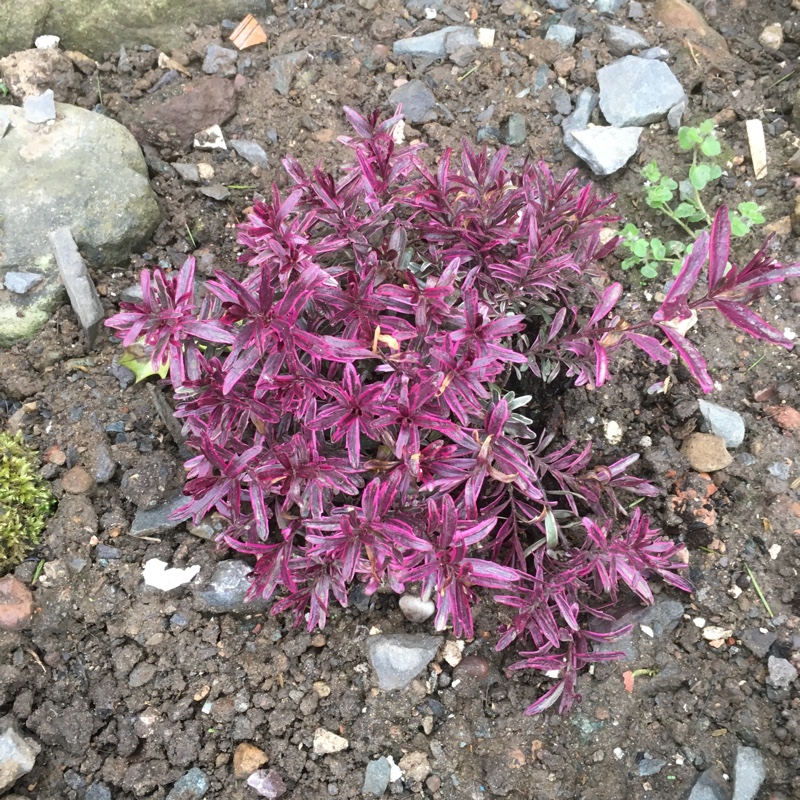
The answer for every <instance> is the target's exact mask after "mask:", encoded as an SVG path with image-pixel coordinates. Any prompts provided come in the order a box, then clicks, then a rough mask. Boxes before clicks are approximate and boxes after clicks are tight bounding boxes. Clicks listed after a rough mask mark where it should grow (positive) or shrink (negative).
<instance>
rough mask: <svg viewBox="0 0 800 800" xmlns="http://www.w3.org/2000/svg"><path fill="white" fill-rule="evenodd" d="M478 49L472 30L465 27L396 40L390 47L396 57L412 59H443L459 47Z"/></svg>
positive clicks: (460, 26)
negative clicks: (409, 57)
mask: <svg viewBox="0 0 800 800" xmlns="http://www.w3.org/2000/svg"><path fill="white" fill-rule="evenodd" d="M464 46H467V47H478V39H477V38H476V36H475V33H474V31H473V30H472V28H469V27H467V26H466V25H448V26H446V27H444V28H440V29H439V30H438V31H433V32H432V33H426V34H425V35H424V36H412V37H410V38H408V39H398V40H397V41H396V42H395V43H394V44H393V45H392V52H393V53H394V54H395V55H396V56H411V57H412V58H433V59H437V58H445V57H446V56H447V55H448V53H455V51H456V50H458V49H459V48H460V47H464Z"/></svg>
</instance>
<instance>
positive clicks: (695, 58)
mask: <svg viewBox="0 0 800 800" xmlns="http://www.w3.org/2000/svg"><path fill="white" fill-rule="evenodd" d="M683 41H684V42H686V46H687V47H688V48H689V55H690V56H691V57H692V61H694V63H695V64H697V66H698V67H699V66H700V62H699V61H698V60H697V54H696V53H695V52H694V47H692V43H691V42H690V41H689V40H688V39H684V40H683Z"/></svg>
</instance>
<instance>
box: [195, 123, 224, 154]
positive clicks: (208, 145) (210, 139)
mask: <svg viewBox="0 0 800 800" xmlns="http://www.w3.org/2000/svg"><path fill="white" fill-rule="evenodd" d="M194 146H195V147H196V148H197V149H198V150H227V149H228V145H226V144H225V137H224V136H223V135H222V128H220V126H219V125H212V126H211V127H210V128H206V129H205V130H204V131H200V133H196V134H195V137H194Z"/></svg>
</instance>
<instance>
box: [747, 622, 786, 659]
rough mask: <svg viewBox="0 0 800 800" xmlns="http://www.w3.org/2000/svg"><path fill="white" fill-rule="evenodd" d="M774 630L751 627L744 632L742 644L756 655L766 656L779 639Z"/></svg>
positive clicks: (759, 656) (758, 656)
mask: <svg viewBox="0 0 800 800" xmlns="http://www.w3.org/2000/svg"><path fill="white" fill-rule="evenodd" d="M777 638H778V637H777V635H776V634H775V633H774V632H773V631H767V630H764V631H762V630H759V629H758V628H751V629H750V630H747V631H745V632H744V633H743V634H742V644H743V645H744V646H745V647H746V648H747V649H748V650H749V651H750V652H751V653H752V654H753V655H754V656H755V657H756V658H764V656H766V655H767V653H768V652H769V649H770V647H772V645H773V643H774V642H775V640H776V639H777Z"/></svg>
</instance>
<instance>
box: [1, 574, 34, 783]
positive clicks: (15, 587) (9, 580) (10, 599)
mask: <svg viewBox="0 0 800 800" xmlns="http://www.w3.org/2000/svg"><path fill="white" fill-rule="evenodd" d="M33 607H34V606H33V594H31V590H30V589H29V588H28V587H27V586H26V585H25V584H24V583H22V581H19V580H17V579H16V578H15V577H14V576H13V575H6V576H5V577H3V578H0V629H2V630H4V631H21V630H23V629H24V628H27V627H28V625H29V624H30V621H31V617H33ZM0 763H1V762H0ZM0 783H2V781H0Z"/></svg>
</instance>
